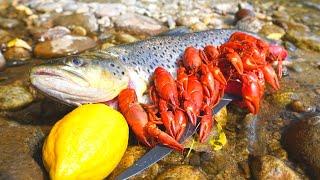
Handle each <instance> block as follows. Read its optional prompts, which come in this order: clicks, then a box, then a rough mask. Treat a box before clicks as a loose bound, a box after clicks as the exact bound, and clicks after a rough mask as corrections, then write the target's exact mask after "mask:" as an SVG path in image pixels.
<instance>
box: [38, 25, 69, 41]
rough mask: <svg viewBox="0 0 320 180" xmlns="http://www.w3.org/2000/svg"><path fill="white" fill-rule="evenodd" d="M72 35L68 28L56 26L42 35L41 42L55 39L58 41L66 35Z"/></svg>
mask: <svg viewBox="0 0 320 180" xmlns="http://www.w3.org/2000/svg"><path fill="white" fill-rule="evenodd" d="M68 34H70V30H69V29H68V28H66V27H63V26H56V27H54V28H50V29H48V30H47V31H45V32H44V33H42V34H41V35H40V40H41V41H46V40H53V39H58V38H61V37H62V36H64V35H68Z"/></svg>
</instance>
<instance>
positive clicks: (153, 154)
mask: <svg viewBox="0 0 320 180" xmlns="http://www.w3.org/2000/svg"><path fill="white" fill-rule="evenodd" d="M240 99H241V98H239V97H238V96H234V95H231V94H224V96H223V97H222V99H221V100H220V102H219V103H218V104H217V105H216V106H215V107H214V108H213V109H212V113H213V114H216V113H217V112H219V111H220V110H221V109H222V108H223V107H224V106H226V105H227V104H229V103H230V102H231V101H233V100H240ZM186 129H187V131H185V133H184V135H183V136H182V138H181V139H180V141H179V143H183V142H184V141H185V140H186V139H187V138H189V137H190V136H192V135H193V134H194V133H195V132H196V127H195V126H192V125H191V124H190V123H188V125H187V127H186ZM171 151H173V149H171V148H169V147H167V146H163V145H161V144H159V145H156V146H155V147H154V148H152V149H151V150H150V151H149V152H148V153H147V154H145V155H144V156H142V157H141V158H140V159H139V160H138V161H136V162H135V163H134V164H133V165H131V166H130V167H129V168H128V169H126V170H125V171H123V172H122V173H121V174H119V175H118V176H117V177H115V179H114V180H124V179H128V178H130V177H132V176H134V175H136V174H138V173H139V172H141V171H143V170H145V169H146V168H148V167H149V166H151V165H152V164H154V163H156V162H158V161H159V160H160V159H162V158H164V157H165V156H166V155H168V154H169V153H170V152H171Z"/></svg>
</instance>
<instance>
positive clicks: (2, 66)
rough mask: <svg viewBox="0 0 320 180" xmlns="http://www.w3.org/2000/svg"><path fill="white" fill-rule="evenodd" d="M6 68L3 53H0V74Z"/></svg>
mask: <svg viewBox="0 0 320 180" xmlns="http://www.w3.org/2000/svg"><path fill="white" fill-rule="evenodd" d="M5 68H6V60H5V59H4V57H3V55H2V53H1V51H0V72H1V71H3V70H4V69H5Z"/></svg>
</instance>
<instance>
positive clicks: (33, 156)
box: [0, 126, 48, 179]
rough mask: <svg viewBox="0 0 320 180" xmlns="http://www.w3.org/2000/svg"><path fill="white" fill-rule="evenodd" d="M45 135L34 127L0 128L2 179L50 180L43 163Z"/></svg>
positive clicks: (0, 175)
mask: <svg viewBox="0 0 320 180" xmlns="http://www.w3.org/2000/svg"><path fill="white" fill-rule="evenodd" d="M43 139H44V135H43V133H42V131H41V130H40V128H38V127H32V126H7V127H5V126H0V144H1V148H0V154H1V156H0V179H35V178H48V176H47V174H46V172H45V170H44V167H43V166H42V161H41V144H42V143H41V142H42V140H43Z"/></svg>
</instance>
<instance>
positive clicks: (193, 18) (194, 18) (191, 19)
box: [176, 16, 200, 26]
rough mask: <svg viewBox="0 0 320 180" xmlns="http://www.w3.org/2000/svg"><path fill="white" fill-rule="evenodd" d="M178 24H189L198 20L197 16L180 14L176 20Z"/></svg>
mask: <svg viewBox="0 0 320 180" xmlns="http://www.w3.org/2000/svg"><path fill="white" fill-rule="evenodd" d="M176 22H177V25H178V26H191V25H193V24H196V23H198V22H200V19H199V17H197V16H180V17H178V18H177V20H176Z"/></svg>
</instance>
